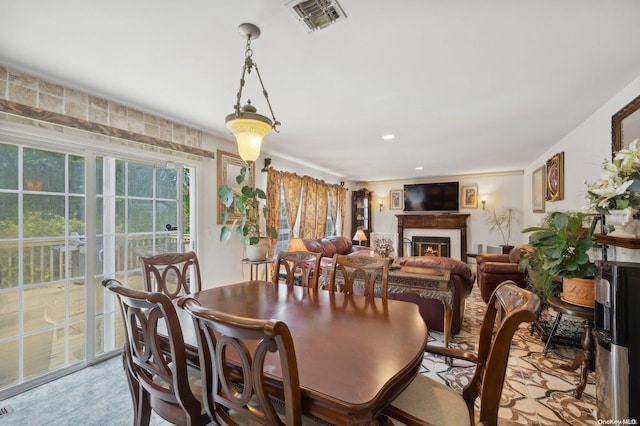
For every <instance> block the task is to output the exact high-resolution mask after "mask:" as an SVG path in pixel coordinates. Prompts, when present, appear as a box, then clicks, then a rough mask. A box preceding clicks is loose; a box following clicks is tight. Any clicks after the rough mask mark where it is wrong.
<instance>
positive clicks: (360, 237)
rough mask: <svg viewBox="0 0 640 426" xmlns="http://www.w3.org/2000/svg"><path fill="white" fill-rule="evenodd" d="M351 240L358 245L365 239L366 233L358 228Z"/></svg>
mask: <svg viewBox="0 0 640 426" xmlns="http://www.w3.org/2000/svg"><path fill="white" fill-rule="evenodd" d="M353 240H354V241H357V242H358V245H362V242H363V241H367V235H366V234H365V233H364V231H363V230H362V229H358V230H357V231H356V234H355V235H354V236H353Z"/></svg>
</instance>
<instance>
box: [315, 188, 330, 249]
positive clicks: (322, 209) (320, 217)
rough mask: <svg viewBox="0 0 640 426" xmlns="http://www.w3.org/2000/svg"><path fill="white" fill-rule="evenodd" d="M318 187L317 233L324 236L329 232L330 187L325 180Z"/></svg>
mask: <svg viewBox="0 0 640 426" xmlns="http://www.w3.org/2000/svg"><path fill="white" fill-rule="evenodd" d="M316 186H317V188H318V214H317V215H316V235H318V236H319V237H324V236H325V233H326V232H327V196H328V192H329V189H328V188H327V184H326V183H324V182H318V183H317V184H316Z"/></svg>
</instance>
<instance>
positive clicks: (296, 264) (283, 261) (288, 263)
mask: <svg viewBox="0 0 640 426" xmlns="http://www.w3.org/2000/svg"><path fill="white" fill-rule="evenodd" d="M321 258H322V253H313V252H310V251H281V252H280V253H278V258H277V259H276V264H275V269H274V273H273V279H272V281H273V282H274V283H277V282H279V281H280V278H281V276H282V274H283V273H284V281H285V283H286V284H287V285H290V286H292V285H295V284H296V283H297V284H299V285H301V286H304V287H313V288H317V287H318V279H319V278H320V259H321Z"/></svg>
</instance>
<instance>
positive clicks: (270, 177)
mask: <svg viewBox="0 0 640 426" xmlns="http://www.w3.org/2000/svg"><path fill="white" fill-rule="evenodd" d="M281 181H282V172H279V171H277V170H273V169H272V168H269V169H268V170H267V209H268V210H269V217H267V226H273V227H274V228H275V229H278V230H279V229H280V182H281ZM273 243H274V244H275V241H274V242H273Z"/></svg>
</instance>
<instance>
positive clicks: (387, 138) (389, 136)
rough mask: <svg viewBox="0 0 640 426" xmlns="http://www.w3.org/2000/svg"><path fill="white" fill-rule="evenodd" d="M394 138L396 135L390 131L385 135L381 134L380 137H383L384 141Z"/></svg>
mask: <svg viewBox="0 0 640 426" xmlns="http://www.w3.org/2000/svg"><path fill="white" fill-rule="evenodd" d="M395 138H396V135H392V134H391V133H388V134H386V135H382V139H384V140H385V141H390V140H393V139H395Z"/></svg>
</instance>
